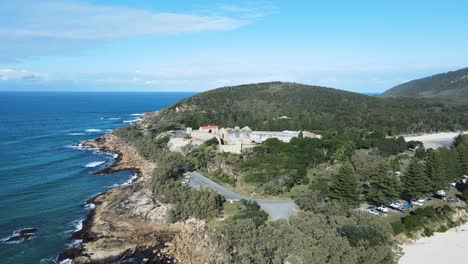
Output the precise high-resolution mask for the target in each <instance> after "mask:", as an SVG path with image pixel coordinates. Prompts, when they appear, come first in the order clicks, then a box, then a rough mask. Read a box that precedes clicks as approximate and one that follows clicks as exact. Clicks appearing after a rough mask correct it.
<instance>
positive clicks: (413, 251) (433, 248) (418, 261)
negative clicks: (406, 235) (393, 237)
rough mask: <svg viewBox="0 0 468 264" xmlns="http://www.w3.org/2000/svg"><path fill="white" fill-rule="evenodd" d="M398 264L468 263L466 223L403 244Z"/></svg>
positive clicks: (467, 226) (467, 227)
mask: <svg viewBox="0 0 468 264" xmlns="http://www.w3.org/2000/svg"><path fill="white" fill-rule="evenodd" d="M403 252H404V255H403V257H402V258H401V259H400V262H399V263H400V264H432V263H434V264H444V263H468V260H467V253H468V223H465V224H464V225H462V226H459V227H456V228H453V229H450V230H449V231H447V232H445V233H435V234H434V236H432V237H424V238H421V239H419V240H417V241H416V242H415V243H414V244H405V245H403Z"/></svg>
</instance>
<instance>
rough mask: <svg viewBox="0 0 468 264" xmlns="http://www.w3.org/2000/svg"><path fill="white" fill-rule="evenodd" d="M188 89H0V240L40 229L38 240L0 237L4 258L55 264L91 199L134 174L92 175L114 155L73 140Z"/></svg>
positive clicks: (115, 124) (120, 123)
mask: <svg viewBox="0 0 468 264" xmlns="http://www.w3.org/2000/svg"><path fill="white" fill-rule="evenodd" d="M190 95H191V94H190V93H60V92H50V93H49V92H41V93H40V92H19V93H18V92H0V182H1V184H0V239H6V238H8V237H9V236H11V235H12V233H13V232H14V231H15V230H19V229H21V228H28V227H31V228H37V229H38V230H37V233H36V236H34V237H33V238H32V239H29V240H25V241H22V242H19V243H5V242H0V263H55V259H56V256H57V255H58V254H59V253H60V252H61V251H62V250H63V249H65V248H67V247H69V246H70V245H67V244H68V243H70V241H68V238H69V237H70V235H71V233H72V232H73V231H74V230H76V229H77V228H79V226H80V223H81V221H82V220H83V219H84V218H85V216H86V214H87V212H88V211H89V210H90V209H89V208H87V207H86V206H84V203H85V201H86V200H88V199H89V198H91V197H93V196H95V195H96V194H98V193H100V192H103V191H105V190H107V189H109V188H111V187H112V186H115V185H116V184H122V183H125V182H126V181H128V180H129V178H131V177H132V172H130V171H122V172H118V173H113V174H110V175H99V176H96V175H92V173H93V172H96V171H98V170H100V169H102V168H104V167H105V166H108V165H110V164H111V163H112V161H113V155H112V154H110V153H102V152H98V151H96V150H83V149H78V148H76V147H73V144H75V143H78V142H80V141H83V140H85V139H92V138H96V137H98V136H100V135H102V134H103V133H105V132H106V131H108V130H110V129H114V128H117V127H120V126H123V125H127V124H128V122H130V121H132V120H135V119H137V118H138V115H137V114H139V113H141V112H145V111H154V110H158V109H160V108H162V107H165V106H167V105H169V104H171V103H174V102H176V101H178V100H180V99H182V98H185V97H188V96H190Z"/></svg>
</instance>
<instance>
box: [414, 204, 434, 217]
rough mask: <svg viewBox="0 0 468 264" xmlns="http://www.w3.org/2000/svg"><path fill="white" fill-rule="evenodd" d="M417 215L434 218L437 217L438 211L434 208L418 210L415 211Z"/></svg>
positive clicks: (428, 207)
mask: <svg viewBox="0 0 468 264" xmlns="http://www.w3.org/2000/svg"><path fill="white" fill-rule="evenodd" d="M414 212H415V213H416V215H419V216H424V217H429V218H433V217H434V216H435V215H436V210H435V209H434V207H431V206H427V207H423V208H418V209H416V210H415V211H414Z"/></svg>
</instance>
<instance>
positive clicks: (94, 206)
mask: <svg viewBox="0 0 468 264" xmlns="http://www.w3.org/2000/svg"><path fill="white" fill-rule="evenodd" d="M84 208H85V209H88V210H93V209H94V208H96V205H95V204H93V203H89V204H85V206H84Z"/></svg>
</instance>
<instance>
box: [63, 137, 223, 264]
mask: <svg viewBox="0 0 468 264" xmlns="http://www.w3.org/2000/svg"><path fill="white" fill-rule="evenodd" d="M83 145H84V146H88V147H94V148H99V149H101V150H103V151H106V152H113V153H118V157H117V159H116V160H115V163H114V164H113V165H112V166H111V167H109V168H107V169H105V170H103V171H101V172H100V173H110V172H114V171H119V170H134V171H136V172H137V173H138V177H137V179H136V180H135V181H133V182H132V183H130V184H128V185H123V186H120V187H117V188H114V189H111V190H109V191H106V192H104V193H102V194H100V195H98V196H96V197H94V198H92V199H90V200H89V201H87V204H91V203H92V204H94V205H95V207H94V209H93V210H92V211H91V212H90V213H89V215H88V217H87V218H86V219H85V221H84V222H83V229H82V230H80V231H78V232H76V233H74V234H73V236H72V239H74V240H76V239H81V240H82V241H83V243H82V244H81V245H80V246H78V247H75V248H72V249H68V250H66V251H64V252H63V253H62V254H60V256H59V260H60V261H61V260H65V259H70V260H72V261H73V263H113V262H115V261H120V260H125V259H131V260H132V261H134V262H132V263H194V264H196V263H200V264H201V263H221V262H220V261H218V258H217V257H215V256H216V254H215V253H214V250H215V248H216V247H214V246H213V245H212V243H211V241H210V239H209V228H208V226H207V225H206V224H205V223H204V222H203V221H200V220H195V219H190V220H187V221H185V222H178V223H168V222H167V219H168V212H169V210H170V208H171V206H170V205H168V204H163V203H160V202H159V201H157V200H156V199H155V198H154V196H153V195H152V192H151V190H150V189H149V188H148V186H150V184H149V179H150V175H151V173H152V171H153V169H154V168H155V164H154V163H153V162H151V161H148V160H145V159H143V158H142V157H141V156H140V155H139V154H138V153H137V152H136V150H135V149H134V148H133V147H132V146H131V145H128V144H126V143H125V142H124V141H123V140H121V139H120V138H118V137H116V136H115V135H113V134H106V135H104V136H102V137H100V138H98V139H96V140H92V141H87V142H84V143H83Z"/></svg>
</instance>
